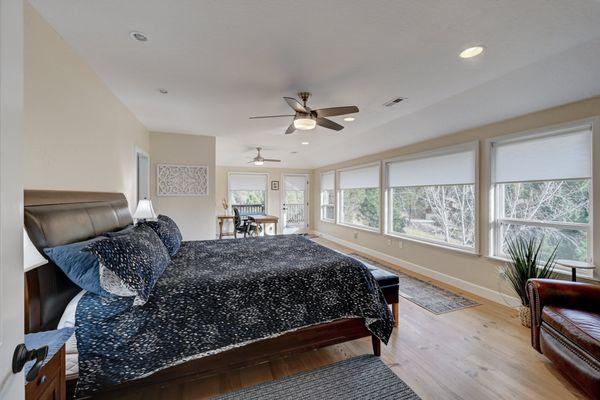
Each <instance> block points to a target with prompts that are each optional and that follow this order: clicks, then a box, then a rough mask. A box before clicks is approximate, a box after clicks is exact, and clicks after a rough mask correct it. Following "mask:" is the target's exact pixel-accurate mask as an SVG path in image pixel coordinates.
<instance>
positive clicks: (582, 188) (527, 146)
mask: <svg viewBox="0 0 600 400" xmlns="http://www.w3.org/2000/svg"><path fill="white" fill-rule="evenodd" d="M591 148H592V131H591V126H586V127H583V128H581V127H580V128H577V129H570V130H568V131H562V132H553V133H549V134H545V135H535V136H527V137H520V138H518V139H512V140H505V141H499V142H494V143H492V157H493V159H492V162H493V165H492V170H493V174H492V181H493V185H494V186H493V188H494V201H495V204H494V213H493V215H494V221H493V226H494V248H493V250H494V255H496V256H500V257H506V255H505V254H506V252H505V250H506V240H507V238H515V237H518V236H521V237H525V238H530V237H535V238H537V239H538V240H541V239H542V238H543V240H544V242H543V246H542V256H543V257H544V258H547V257H548V256H549V255H550V253H551V252H552V251H553V249H554V248H555V247H556V246H558V250H557V255H556V256H557V258H564V259H569V260H578V261H591V250H592V245H591V220H590V196H591V184H592V183H591V177H592V172H591V171H592V154H591Z"/></svg>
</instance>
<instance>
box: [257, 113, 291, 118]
mask: <svg viewBox="0 0 600 400" xmlns="http://www.w3.org/2000/svg"><path fill="white" fill-rule="evenodd" d="M293 116H294V114H286V115H263V116H260V117H249V119H261V118H281V117H293Z"/></svg>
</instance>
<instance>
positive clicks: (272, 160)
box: [263, 158, 281, 162]
mask: <svg viewBox="0 0 600 400" xmlns="http://www.w3.org/2000/svg"><path fill="white" fill-rule="evenodd" d="M263 161H268V162H281V160H274V159H272V158H265V159H263Z"/></svg>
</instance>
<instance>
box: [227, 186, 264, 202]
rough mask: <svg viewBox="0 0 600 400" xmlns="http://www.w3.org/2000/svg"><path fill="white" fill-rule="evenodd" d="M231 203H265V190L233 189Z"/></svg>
mask: <svg viewBox="0 0 600 400" xmlns="http://www.w3.org/2000/svg"><path fill="white" fill-rule="evenodd" d="M230 196H231V205H246V204H263V205H264V204H265V191H264V190H232V191H231V192H230Z"/></svg>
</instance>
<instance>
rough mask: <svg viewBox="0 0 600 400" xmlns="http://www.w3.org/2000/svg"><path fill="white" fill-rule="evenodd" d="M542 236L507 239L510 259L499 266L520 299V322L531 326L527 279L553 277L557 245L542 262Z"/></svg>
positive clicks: (502, 274)
mask: <svg viewBox="0 0 600 400" xmlns="http://www.w3.org/2000/svg"><path fill="white" fill-rule="evenodd" d="M543 241H544V238H542V239H540V240H539V241H538V240H536V239H535V238H533V237H532V238H529V239H524V238H522V237H520V236H519V237H517V238H516V239H515V240H512V239H507V241H506V249H507V252H508V255H509V256H510V261H509V262H507V263H505V264H504V266H503V267H501V268H500V275H501V276H502V277H503V278H504V279H506V280H507V281H508V282H509V283H510V284H511V286H512V288H513V290H514V291H515V292H516V293H517V295H518V296H519V297H520V299H521V305H520V306H519V317H520V318H521V324H522V325H523V326H526V327H528V328H530V327H531V311H530V308H529V297H528V296H527V281H528V280H529V279H532V278H540V279H554V278H555V277H556V274H555V273H554V259H555V257H556V251H557V250H558V245H556V247H555V248H554V250H553V251H552V253H551V254H550V256H549V257H548V259H547V260H546V261H545V262H543V261H542V260H541V257H540V249H541V248H542V242H543Z"/></svg>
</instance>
